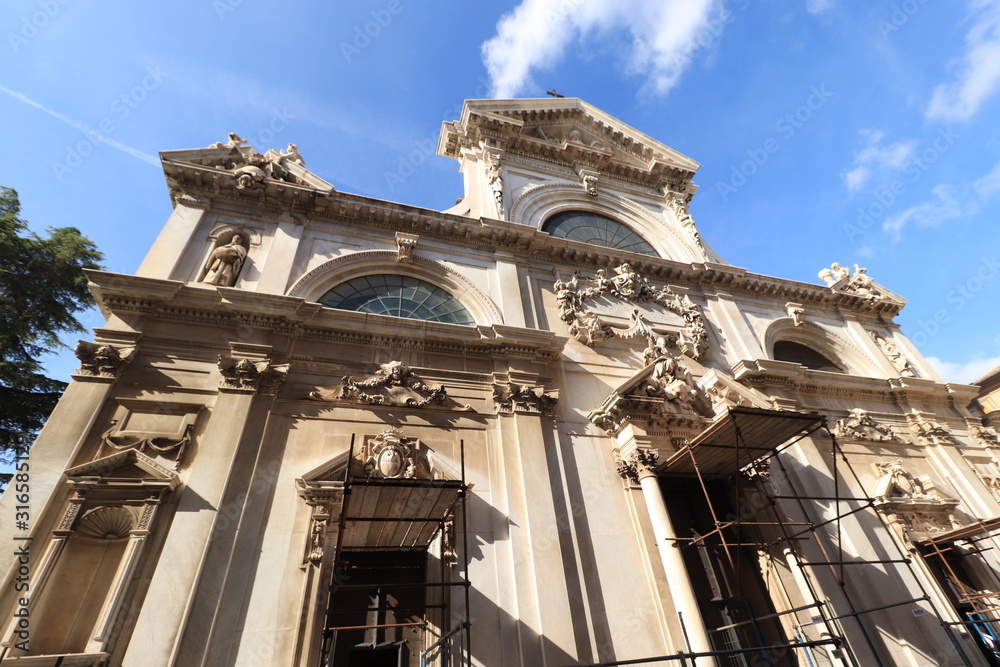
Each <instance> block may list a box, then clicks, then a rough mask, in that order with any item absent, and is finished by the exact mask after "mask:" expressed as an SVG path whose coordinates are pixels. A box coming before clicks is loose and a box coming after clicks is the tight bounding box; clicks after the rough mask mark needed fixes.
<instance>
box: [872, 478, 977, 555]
mask: <svg viewBox="0 0 1000 667" xmlns="http://www.w3.org/2000/svg"><path fill="white" fill-rule="evenodd" d="M872 466H873V468H874V470H875V472H876V474H877V475H878V476H879V478H878V480H877V481H876V483H875V489H874V491H873V492H872V493H871V496H872V499H873V504H874V507H875V509H876V510H878V511H879V512H882V513H883V514H885V515H886V518H887V519H888V521H889V524H890V526H891V527H892V528H893V530H894V531H895V532H896V534H897V535H898V536H899V538H900V540H901V541H902V543H903V544H904V545H905V546H907V547H908V548H911V549H912V548H913V544H912V543H913V542H916V541H918V540H920V539H924V538H927V537H933V536H934V535H935V534H939V533H943V532H947V531H949V530H953V529H955V528H961V526H962V524H961V522H959V521H958V519H957V517H956V516H955V511H956V509H957V508H958V505H959V501H958V500H956V499H954V498H952V497H950V496H949V495H946V494H945V493H944V492H943V491H942V490H941V488H940V487H939V485H938V484H936V483H935V482H934V481H933V480H932V479H931V478H930V477H928V476H927V475H922V476H920V477H917V476H915V475H913V474H912V473H910V472H909V471H907V470H906V469H905V467H904V466H903V461H902V460H901V459H896V460H894V461H881V462H878V463H873V464H872Z"/></svg>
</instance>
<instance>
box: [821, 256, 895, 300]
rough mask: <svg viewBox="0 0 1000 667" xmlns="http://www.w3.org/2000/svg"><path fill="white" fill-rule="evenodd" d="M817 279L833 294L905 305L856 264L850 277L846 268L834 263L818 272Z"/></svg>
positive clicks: (866, 270) (849, 271)
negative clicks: (851, 295) (839, 293)
mask: <svg viewBox="0 0 1000 667" xmlns="http://www.w3.org/2000/svg"><path fill="white" fill-rule="evenodd" d="M819 278H820V280H822V281H823V282H825V283H826V285H827V287H829V288H830V290H831V291H833V292H842V293H844V294H853V295H855V296H859V297H862V298H864V299H866V300H868V301H872V302H877V301H888V302H890V303H894V304H897V305H899V306H900V307H902V306H903V305H905V304H906V299H904V298H903V297H901V296H899V295H898V294H896V293H895V292H892V291H890V290H889V289H886V288H885V287H882V286H881V285H879V284H878V283H877V282H875V281H874V280H873V279H872V277H871V276H869V275H868V269H865V268H863V267H860V266H858V265H857V264H855V265H854V274H853V275H852V274H851V270H850V269H849V268H848V267H846V266H843V265H842V264H840V263H838V262H834V263H833V264H831V265H830V267H829V268H826V269H823V270H821V271H820V272H819Z"/></svg>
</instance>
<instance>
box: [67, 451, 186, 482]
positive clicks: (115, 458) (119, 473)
mask: <svg viewBox="0 0 1000 667" xmlns="http://www.w3.org/2000/svg"><path fill="white" fill-rule="evenodd" d="M66 477H68V478H69V479H70V480H83V479H95V478H96V479H98V480H100V481H102V482H112V481H113V482H114V483H117V484H120V483H121V482H123V481H132V480H134V481H135V483H136V484H143V485H152V484H156V485H167V486H169V487H170V488H174V487H176V485H177V483H178V478H177V474H176V473H175V472H173V471H172V470H169V469H167V468H165V467H163V466H161V465H160V464H159V463H157V462H156V461H154V460H153V459H152V458H150V457H148V456H146V455H145V454H143V453H142V452H139V451H137V450H135V449H128V450H125V451H121V452H116V453H114V454H111V455H110V456H105V457H102V458H99V459H97V460H95V461H90V462H88V463H84V464H82V465H78V466H74V467H72V468H70V469H68V470H67V471H66Z"/></svg>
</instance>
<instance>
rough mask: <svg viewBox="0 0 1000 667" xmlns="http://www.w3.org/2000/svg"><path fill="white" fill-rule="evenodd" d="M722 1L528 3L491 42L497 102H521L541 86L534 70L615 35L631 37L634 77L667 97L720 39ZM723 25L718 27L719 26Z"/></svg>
mask: <svg viewBox="0 0 1000 667" xmlns="http://www.w3.org/2000/svg"><path fill="white" fill-rule="evenodd" d="M719 4H720V0H658V1H657V0H523V1H522V2H521V4H520V5H518V6H517V7H516V8H515V9H514V11H512V12H510V13H509V14H506V15H504V16H503V18H501V19H500V22H499V23H498V24H497V34H496V35H495V36H494V37H492V38H491V39H489V40H488V41H487V42H485V43H484V44H483V60H484V62H485V63H486V68H487V70H488V71H489V74H490V79H491V81H492V86H493V90H492V94H493V96H494V97H501V98H503V97H513V96H515V95H517V94H518V93H520V92H521V91H523V90H524V89H525V88H529V87H531V86H532V85H533V82H532V79H531V73H532V71H534V70H536V69H539V68H544V67H547V66H551V65H552V64H554V63H555V62H556V61H557V60H558V59H559V58H560V57H561V56H562V54H563V51H565V49H566V47H567V46H568V45H569V43H570V42H571V41H572V40H573V39H574V38H577V37H579V38H585V37H589V36H591V34H593V33H597V34H598V36H600V35H601V34H603V33H605V32H606V31H609V30H625V31H627V32H628V33H629V35H630V37H631V41H632V43H631V49H630V53H629V54H628V61H629V71H630V72H631V73H636V74H640V75H642V76H645V77H646V83H647V87H649V88H650V89H652V90H653V91H654V92H656V93H658V94H661V95H663V94H666V93H667V92H668V91H669V90H670V89H671V88H672V87H673V86H674V85H675V84H676V83H677V81H678V80H679V79H680V76H681V74H683V73H684V70H685V69H686V68H687V66H688V64H689V63H690V62H691V56H692V54H693V53H694V51H695V50H696V49H698V48H699V46H705V45H707V44H710V43H711V42H712V41H713V40H714V39H716V37H717V36H718V34H720V31H721V27H722V23H721V22H719V23H718V26H717V30H709V29H708V26H709V19H710V18H711V17H712V15H713V13H714V10H715V9H716V8H717V7H718V6H719ZM714 27H715V24H713V28H714Z"/></svg>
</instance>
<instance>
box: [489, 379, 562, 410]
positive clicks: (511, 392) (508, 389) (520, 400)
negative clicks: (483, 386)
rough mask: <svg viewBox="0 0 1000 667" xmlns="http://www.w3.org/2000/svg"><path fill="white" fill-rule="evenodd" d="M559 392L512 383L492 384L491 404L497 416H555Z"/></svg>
mask: <svg viewBox="0 0 1000 667" xmlns="http://www.w3.org/2000/svg"><path fill="white" fill-rule="evenodd" d="M558 401H559V391H558V390H550V391H546V390H545V388H544V387H531V386H529V385H522V384H516V383H514V382H505V383H497V382H494V383H493V404H494V406H495V407H496V410H497V412H498V413H499V414H512V413H523V414H536V415H543V416H545V417H552V416H555V410H556V403H557V402H558Z"/></svg>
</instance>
